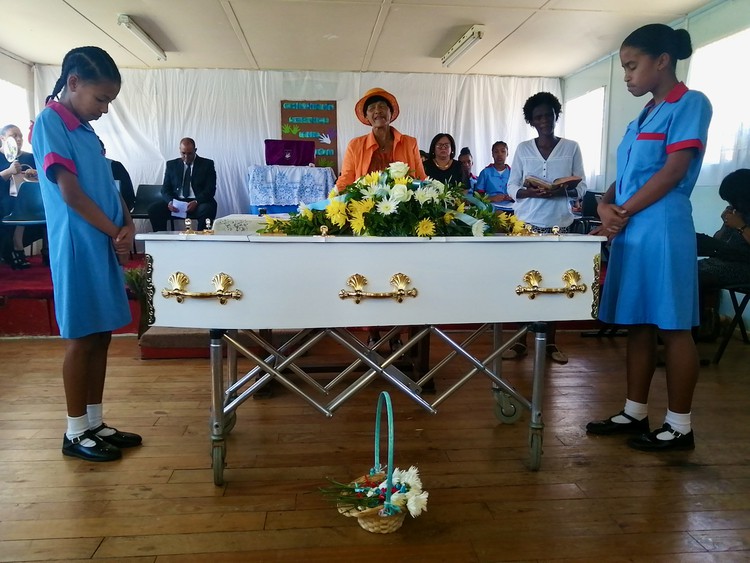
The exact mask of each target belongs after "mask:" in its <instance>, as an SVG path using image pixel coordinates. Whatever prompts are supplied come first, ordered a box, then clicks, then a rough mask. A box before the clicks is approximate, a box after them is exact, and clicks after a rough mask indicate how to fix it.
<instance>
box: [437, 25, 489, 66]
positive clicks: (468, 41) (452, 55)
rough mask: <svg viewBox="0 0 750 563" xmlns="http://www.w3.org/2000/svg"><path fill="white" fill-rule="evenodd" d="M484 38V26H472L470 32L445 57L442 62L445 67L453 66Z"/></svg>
mask: <svg viewBox="0 0 750 563" xmlns="http://www.w3.org/2000/svg"><path fill="white" fill-rule="evenodd" d="M482 37H484V26H483V25H479V24H477V25H472V26H471V27H470V28H469V31H467V32H466V33H464V34H463V35H462V36H461V38H460V39H459V40H458V41H456V42H455V43H454V44H453V47H451V48H450V49H448V51H447V52H446V53H445V55H443V57H442V58H441V61H442V63H443V66H444V67H449V66H451V65H453V64H454V63H455V62H456V61H457V60H458V59H460V58H461V57H462V56H463V55H464V53H466V52H467V51H468V50H469V49H471V48H472V47H473V46H474V45H476V44H477V42H478V41H479V40H480V39H481V38H482Z"/></svg>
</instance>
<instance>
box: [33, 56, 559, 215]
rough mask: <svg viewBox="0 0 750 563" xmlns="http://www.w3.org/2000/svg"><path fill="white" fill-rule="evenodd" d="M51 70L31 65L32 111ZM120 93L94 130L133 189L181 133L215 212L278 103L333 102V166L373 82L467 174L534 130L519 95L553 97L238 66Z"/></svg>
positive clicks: (430, 81)
mask: <svg viewBox="0 0 750 563" xmlns="http://www.w3.org/2000/svg"><path fill="white" fill-rule="evenodd" d="M59 73H60V69H59V67H52V66H40V65H38V66H36V67H35V69H34V85H35V90H34V99H35V101H36V104H37V105H36V108H35V110H36V111H39V109H40V108H41V107H42V104H43V102H44V99H45V97H46V96H47V95H49V94H50V92H51V91H52V87H53V85H54V83H55V81H56V80H57V78H58V76H59ZM121 73H122V90H121V91H120V95H119V96H118V97H117V99H116V100H115V101H114V102H113V103H112V105H111V106H110V111H109V114H107V115H105V116H102V118H100V119H99V120H98V121H96V122H94V123H93V126H94V128H95V130H96V132H97V133H98V134H99V136H100V137H101V138H102V140H103V142H104V144H105V146H106V147H107V156H108V157H110V158H113V159H115V160H119V161H120V162H122V163H123V164H124V165H125V168H126V169H127V170H128V172H129V173H130V176H131V178H132V180H133V184H134V185H136V186H137V185H138V184H154V183H161V181H162V177H163V174H164V164H165V161H166V160H169V159H172V158H177V157H178V156H179V152H178V143H179V140H180V139H181V138H183V137H192V138H193V139H195V142H196V146H197V148H198V153H199V154H200V155H202V156H204V157H206V158H211V159H213V160H214V162H215V163H216V171H217V176H218V187H217V201H218V205H219V210H218V216H224V215H228V214H231V213H246V212H247V210H248V207H249V199H248V193H247V182H246V172H247V168H248V166H249V165H251V164H262V163H263V162H264V145H263V140H264V139H269V138H270V139H278V138H280V137H281V123H280V120H281V117H280V115H281V107H280V101H281V100H336V102H337V104H338V106H337V107H338V112H337V120H338V139H337V140H336V141H337V142H338V150H339V164H340V161H341V158H342V157H343V154H344V151H345V150H346V146H347V143H348V142H349V141H350V140H351V139H352V138H354V137H356V136H359V135H364V134H366V133H367V132H368V131H369V129H368V128H367V127H365V126H364V125H362V124H361V123H360V122H359V121H358V120H357V118H356V117H355V115H354V104H355V103H356V101H357V100H358V99H359V98H360V96H361V95H362V94H363V93H364V92H365V91H367V90H368V89H370V88H373V87H376V86H379V87H382V88H385V89H386V90H388V91H389V92H392V93H393V94H394V95H395V96H396V98H397V99H398V102H399V106H400V108H401V114H400V115H399V117H398V119H397V120H396V121H395V123H394V126H395V127H396V128H397V129H398V130H399V131H401V132H403V133H405V134H408V135H412V136H415V137H416V138H417V139H418V141H419V145H420V147H421V148H423V149H424V150H427V149H428V148H429V144H430V141H431V140H432V137H433V136H434V135H435V134H436V133H439V132H448V133H451V134H452V135H453V136H454V138H455V139H456V143H457V145H458V146H457V150H458V149H460V147H463V146H469V147H470V148H471V150H472V152H473V154H474V162H475V166H474V170H475V173H478V172H479V170H480V169H481V168H483V167H484V166H485V165H487V164H489V163H490V162H491V160H492V159H491V145H492V143H493V142H494V141H497V140H504V141H506V142H507V143H508V144H509V145H510V152H511V159H512V155H513V148H514V147H515V146H517V145H518V143H520V142H521V141H524V140H526V139H529V138H531V137H533V136H534V131H533V129H532V128H531V127H529V126H528V125H527V124H526V123H525V122H524V120H523V113H522V107H523V104H524V102H525V101H526V99H527V98H528V97H529V96H531V95H533V94H535V93H536V92H540V91H548V92H552V93H553V94H555V95H557V96H558V97H560V96H561V88H560V81H559V80H558V79H556V78H512V77H510V78H509V77H494V76H476V75H474V76H461V75H430V74H418V75H417V74H398V73H335V72H281V71H246V70H217V69H205V70H184V69H170V70H134V69H122V70H121Z"/></svg>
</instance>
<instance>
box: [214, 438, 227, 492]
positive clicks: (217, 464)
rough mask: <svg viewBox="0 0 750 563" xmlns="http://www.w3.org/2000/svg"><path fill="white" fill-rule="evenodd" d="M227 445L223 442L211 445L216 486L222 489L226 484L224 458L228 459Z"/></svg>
mask: <svg viewBox="0 0 750 563" xmlns="http://www.w3.org/2000/svg"><path fill="white" fill-rule="evenodd" d="M226 451H227V450H226V445H225V444H224V441H223V440H214V441H213V442H212V443H211V458H212V459H211V460H212V464H211V467H213V470H214V485H216V486H217V487H220V486H221V485H223V484H224V458H225V457H226Z"/></svg>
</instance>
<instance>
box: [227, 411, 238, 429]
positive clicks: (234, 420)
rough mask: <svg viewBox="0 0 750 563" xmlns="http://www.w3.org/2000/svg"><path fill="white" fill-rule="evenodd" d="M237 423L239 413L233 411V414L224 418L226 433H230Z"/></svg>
mask: <svg viewBox="0 0 750 563" xmlns="http://www.w3.org/2000/svg"><path fill="white" fill-rule="evenodd" d="M235 424H237V413H236V412H232V414H230V415H229V416H226V417H225V418H224V434H229V433H230V432H231V431H232V428H234V425H235Z"/></svg>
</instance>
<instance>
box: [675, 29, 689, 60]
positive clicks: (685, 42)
mask: <svg viewBox="0 0 750 563" xmlns="http://www.w3.org/2000/svg"><path fill="white" fill-rule="evenodd" d="M673 37H674V56H675V58H676V59H677V60H683V59H687V58H689V57H690V55H692V54H693V44H692V42H691V41H690V33H689V32H688V30H687V29H675V30H674V34H673Z"/></svg>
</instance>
